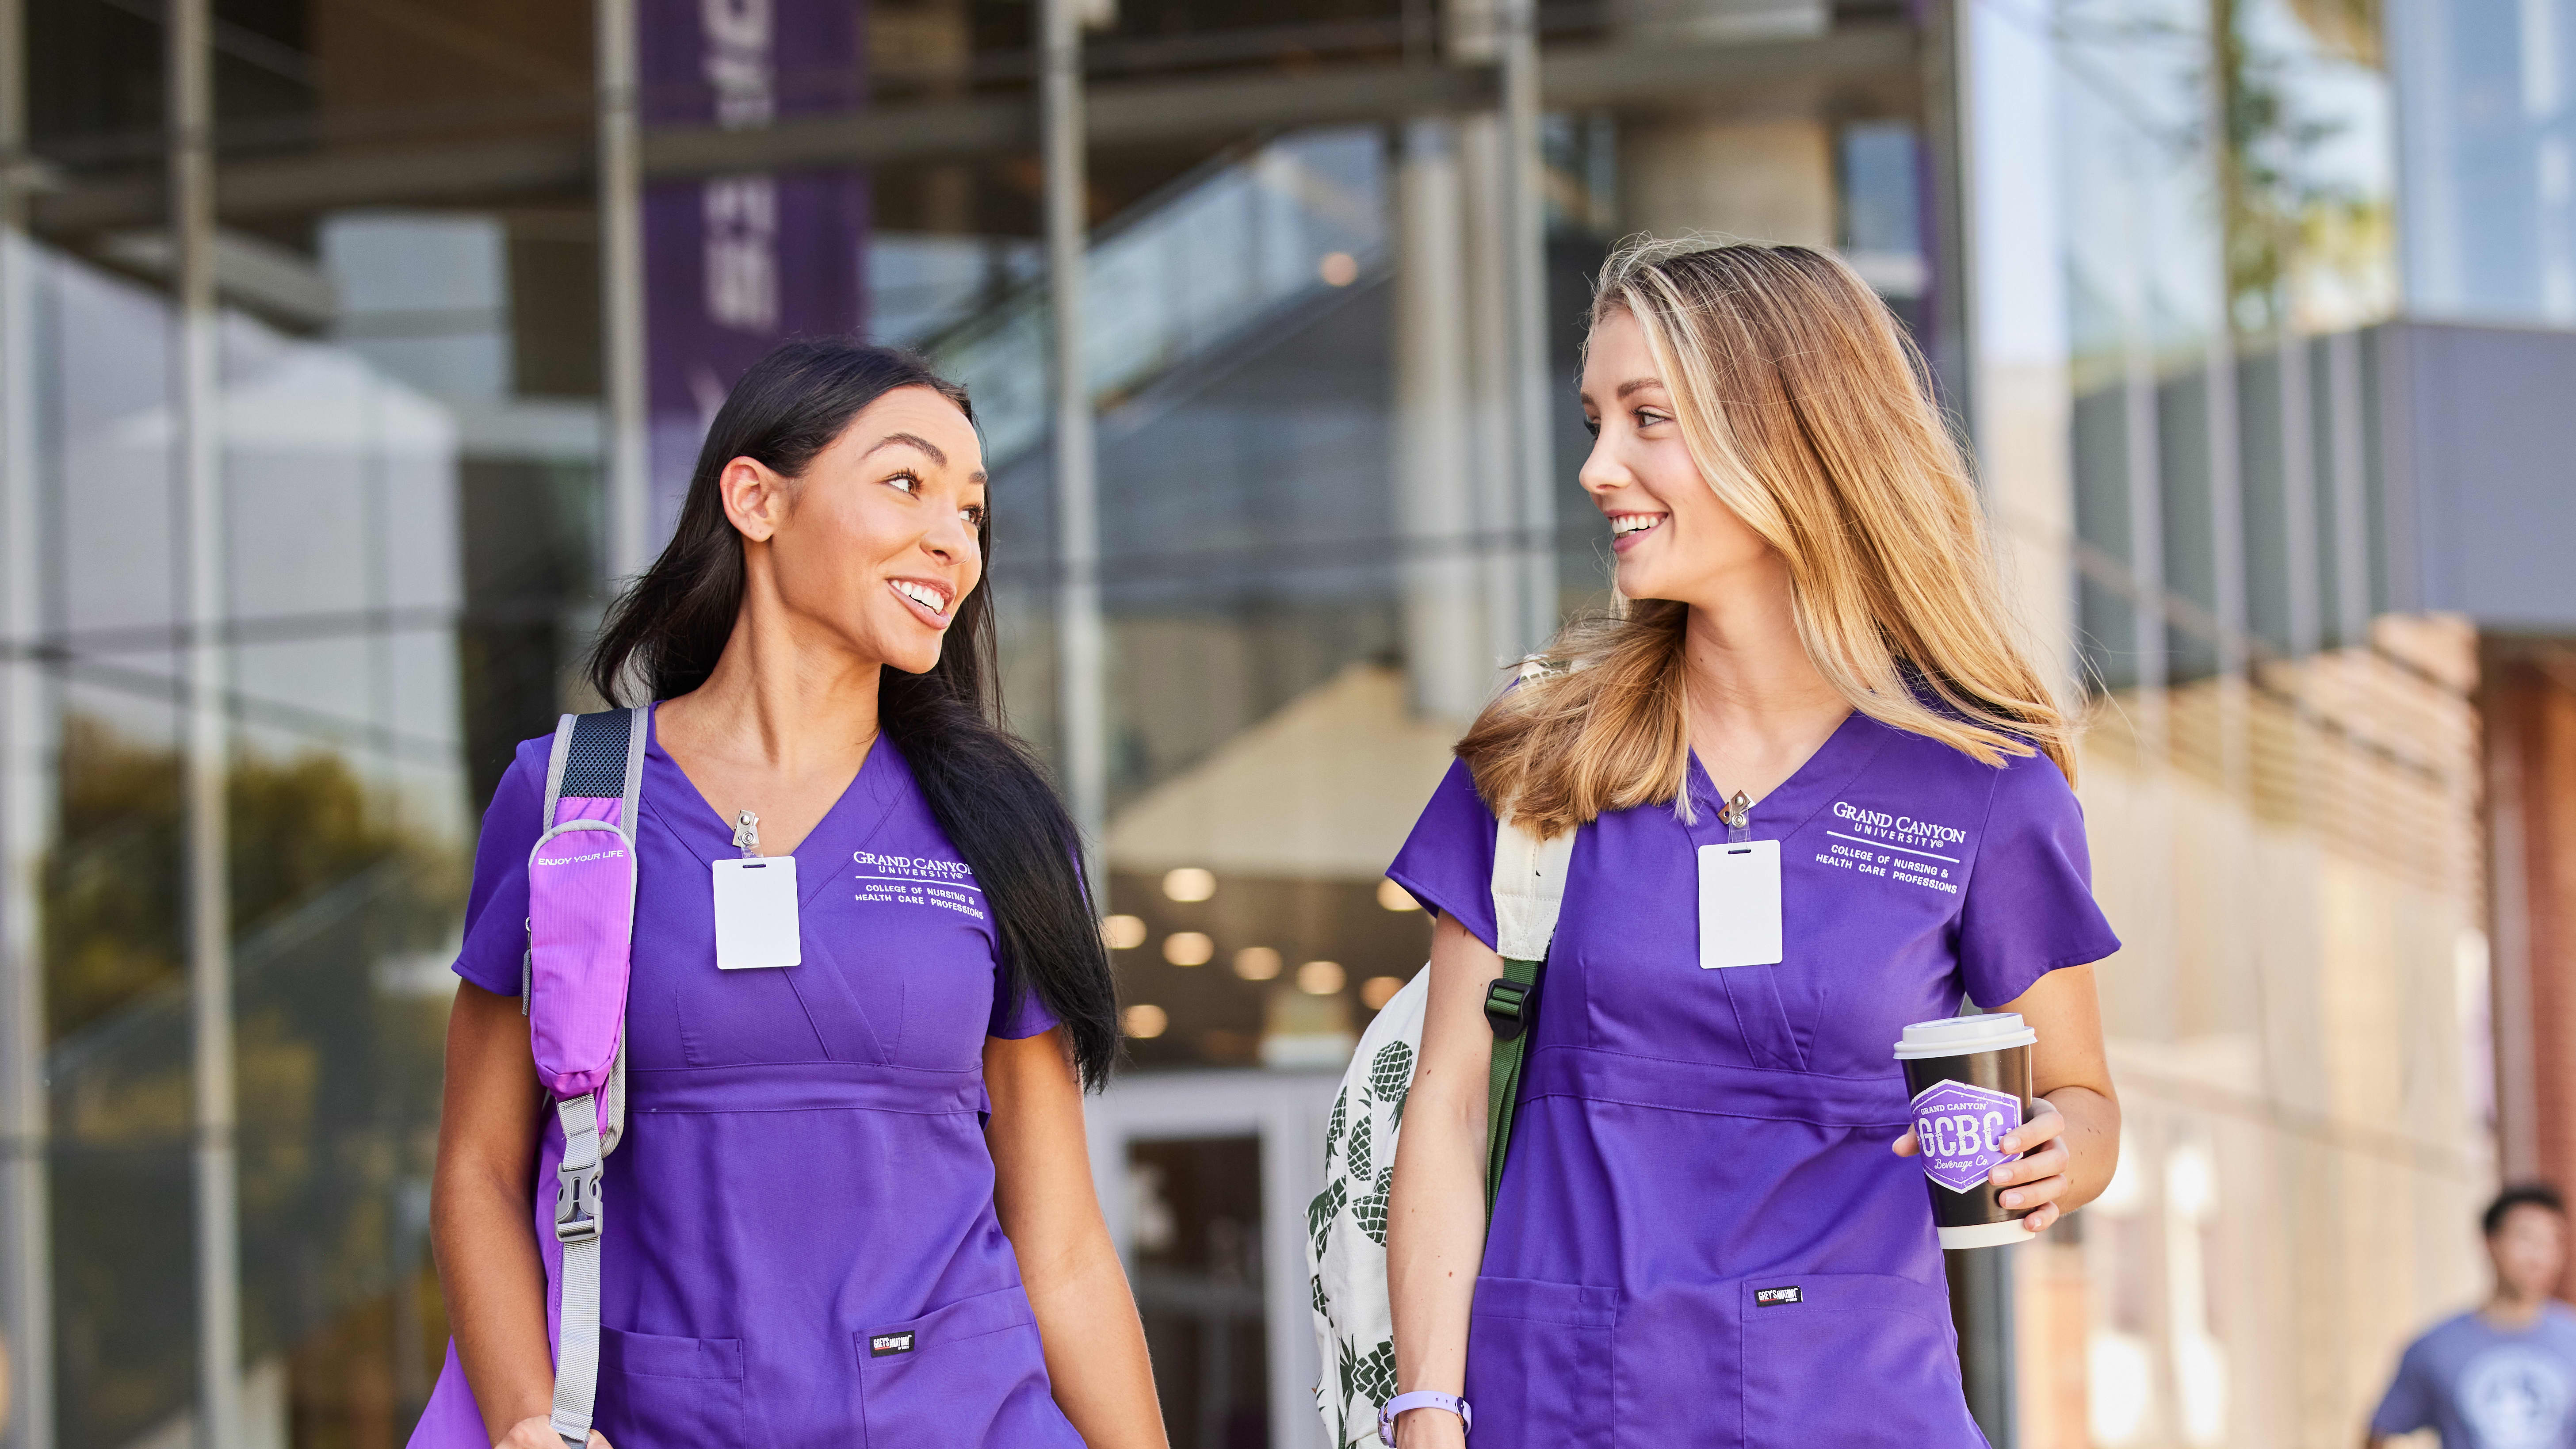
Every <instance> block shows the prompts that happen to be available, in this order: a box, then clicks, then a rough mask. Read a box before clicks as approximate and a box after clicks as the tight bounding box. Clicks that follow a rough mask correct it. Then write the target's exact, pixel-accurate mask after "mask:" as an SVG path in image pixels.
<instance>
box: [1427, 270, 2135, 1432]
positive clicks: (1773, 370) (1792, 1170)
mask: <svg viewBox="0 0 2576 1449" xmlns="http://www.w3.org/2000/svg"><path fill="white" fill-rule="evenodd" d="M1582 398H1583V409H1584V414H1585V416H1586V418H1587V420H1588V421H1589V422H1590V424H1591V426H1592V429H1593V433H1594V437H1595V439H1596V441H1595V444H1594V447H1593V450H1592V454H1591V456H1590V458H1589V459H1588V460H1587V461H1586V462H1585V464H1584V466H1583V472H1582V483H1583V486H1584V488H1585V490H1586V491H1587V492H1589V493H1590V494H1591V495H1592V498H1593V501H1594V502H1595V503H1597V504H1598V505H1599V506H1600V509H1601V512H1602V514H1603V515H1604V516H1605V517H1606V518H1607V519H1608V520H1609V524H1610V530H1611V534H1612V536H1613V547H1614V548H1615V549H1616V550H1617V556H1618V565H1617V567H1618V586H1619V593H1620V595H1621V596H1622V597H1623V598H1624V599H1626V600H1627V601H1628V602H1627V604H1626V607H1625V612H1624V613H1623V614H1622V615H1621V616H1620V617H1619V618H1617V619H1615V620H1612V621H1606V622H1595V623H1589V624H1582V625H1577V626H1575V627H1573V628H1570V629H1568V630H1567V631H1566V633H1565V634H1564V635H1563V636H1562V637H1560V638H1559V639H1558V640H1557V641H1556V643H1555V645H1554V646H1553V648H1552V649H1551V651H1550V658H1551V659H1552V660H1554V661H1556V662H1557V663H1558V664H1559V665H1560V666H1562V667H1561V668H1558V669H1556V670H1553V671H1551V672H1549V673H1547V674H1545V675H1542V676H1541V677H1537V678H1534V679H1531V680H1529V681H1527V682H1525V683H1523V684H1521V685H1520V686H1519V687H1518V688H1516V689H1514V690H1512V691H1510V692H1509V693H1507V694H1505V695H1504V696H1503V697H1502V698H1501V699H1500V700H1498V701H1497V702H1496V703H1495V704H1493V705H1492V706H1491V707H1490V708H1488V709H1487V710H1486V711H1485V714H1484V716H1483V717H1482V718H1481V719H1479V720H1477V722H1476V724H1475V726H1474V728H1473V729H1471V730H1470V731H1469V732H1468V734H1467V737H1466V738H1465V739H1464V740H1462V741H1461V742H1460V743H1459V745H1458V755H1459V764H1458V765H1457V766H1456V767H1455V768H1453V769H1452V770H1451V771H1450V775H1449V778H1448V780H1447V781H1446V782H1445V783H1444V784H1442V786H1441V787H1440V790H1439V792H1438V793H1437V794H1435V795H1434V796H1433V797H1432V800H1431V803H1430V805H1429V807H1428V808H1427V809H1426V810H1424V812H1423V815H1422V819H1421V823H1420V824H1418V825H1417V826H1416V827H1415V828H1414V832H1413V835H1412V837H1411V839H1410V840H1408V841H1407V842H1406V844H1405V847H1404V851H1403V853H1402V854H1401V855H1400V856H1399V857H1398V858H1397V859H1396V862H1395V864H1394V866H1393V868H1392V870H1391V871H1390V874H1391V875H1393V877H1394V878H1395V879H1396V880H1397V881H1398V882H1400V883H1401V884H1402V885H1403V886H1404V887H1405V888H1406V889H1407V890H1409V891H1411V892H1412V893H1413V894H1414V895H1415V896H1416V897H1418V898H1419V899H1421V900H1423V901H1425V902H1426V903H1428V904H1430V905H1432V906H1433V907H1435V908H1437V909H1438V911H1439V913H1440V919H1439V925H1438V929H1437V934H1436V935H1435V937H1434V939H1433V945H1432V953H1431V973H1432V974H1431V996H1430V1004H1429V1018H1428V1021H1427V1023H1426V1025H1425V1028H1424V1037H1423V1045H1422V1057H1421V1066H1420V1072H1419V1075H1418V1077H1417V1078H1416V1081H1415V1084H1414V1087H1413V1091H1412V1096H1411V1098H1410V1100H1409V1101H1408V1103H1407V1105H1406V1111H1405V1121H1404V1129H1405V1130H1404V1134H1403V1137H1402V1140H1401V1144H1400V1146H1399V1148H1398V1154H1397V1159H1396V1165H1395V1183H1394V1200H1393V1210H1392V1213H1391V1229H1390V1233H1389V1237H1388V1257H1389V1279H1390V1288H1391V1291H1392V1296H1393V1306H1394V1312H1395V1348H1396V1366H1397V1375H1398V1383H1397V1387H1398V1389H1399V1390H1401V1391H1403V1394H1404V1395H1419V1397H1402V1396H1400V1397H1399V1401H1398V1402H1397V1403H1396V1404H1395V1405H1392V1406H1391V1407H1395V1408H1397V1409H1399V1410H1400V1412H1399V1413H1398V1414H1397V1415H1396V1419H1395V1433H1396V1439H1395V1442H1396V1443H1398V1444H1400V1445H1402V1446H1404V1449H1433V1446H1455V1445H1457V1444H1459V1443H1461V1442H1462V1440H1463V1439H1464V1438H1465V1437H1466V1436H1467V1435H1468V1433H1469V1429H1470V1424H1471V1422H1472V1429H1473V1435H1472V1437H1473V1440H1474V1442H1475V1443H1476V1445H1477V1446H1478V1449H1520V1446H1532V1449H1536V1446H1542V1445H1543V1446H1548V1449H1559V1446H1568V1445H1579V1446H1612V1445H1616V1446H1629V1445H1639V1446H1643V1445H1656V1446H1661V1445H1684V1444H1687V1445H1737V1444H1742V1445H1747V1446H1761V1445H1788V1444H1799V1445H1810V1444H1813V1445H1833V1446H1837V1449H1849V1446H1855V1445H1889V1446H1903V1449H1947V1446H1958V1449H1969V1446H1981V1445H1982V1444H1983V1443H1984V1441H1983V1439H1982V1438H1981V1437H1980V1436H1979V1434H1978V1431H1977V1428H1976V1425H1975V1424H1974V1422H1973V1421H1972V1420H1971V1419H1970V1418H1969V1416H1968V1411H1967V1407H1966V1404H1965V1401H1964V1399H1963V1397H1962V1394H1961V1389H1960V1380H1959V1367H1958V1357H1957V1349H1956V1344H1955V1340H1954V1338H1953V1335H1952V1331H1951V1328H1950V1312H1949V1302H1948V1297H1947V1290H1946V1289H1945V1287H1944V1280H1943V1276H1942V1267H1941V1254H1940V1250H1939V1248H1938V1247H1937V1246H1936V1240H1935V1236H1934V1232H1933V1222H1932V1217H1931V1212H1930V1208H1929V1205H1928V1202H1927V1198H1926V1195H1925V1191H1924V1186H1923V1176H1922V1173H1921V1172H1920V1171H1919V1170H1918V1169H1917V1168H1916V1167H1915V1166H1914V1165H1913V1164H1911V1163H1908V1162H1903V1161H1899V1160H1898V1158H1899V1157H1902V1156H1907V1155H1911V1154H1912V1152H1913V1150H1914V1143H1913V1138H1912V1134H1911V1133H1910V1132H1909V1131H1907V1130H1906V1119H1907V1116H1908V1112H1907V1100H1906V1093H1905V1087H1904V1080H1903V1078H1902V1077H1901V1076H1900V1075H1899V1073H1898V1069H1897V1067H1896V1064H1895V1063H1894V1061H1893V1060H1892V1059H1891V1049H1892V1046H1893V1044H1894V1043H1895V1041H1896V1040H1897V1037H1898V1034H1899V1031H1900V1030H1901V1029H1902V1028H1903V1027H1904V1026H1905V1025H1906V1024H1907V1023H1909V1022H1916V1021H1923V1020H1926V1019H1929V1018H1934V1017H1943V1016H1948V1015H1950V1014H1951V1013H1953V1012H1954V1011H1956V1010H1957V1009H1958V1008H1959V1006H1960V1003H1961V1000H1962V998H1963V997H1965V998H1967V999H1970V1000H1973V1001H1976V1002H1978V1003H1981V1004H1983V1005H1984V1006H1986V1007H1988V1008H1990V1009H1999V1010H2009V1011H2017V1012H2020V1013H2021V1014H2022V1015H2023V1016H2024V1017H2026V1018H2028V1019H2029V1021H2030V1022H2031V1024H2032V1025H2033V1026H2035V1027H2036V1028H2037V1030H2038V1034H2039V1044H2038V1047H2037V1049H2036V1056H2035V1059H2034V1062H2033V1078H2034V1081H2033V1087H2034V1091H2035V1092H2036V1093H2037V1094H2038V1095H2039V1096H2040V1098H2041V1099H2042V1102H2041V1103H2040V1105H2039V1106H2038V1107H2037V1108H2036V1110H2035V1111H2034V1112H2033V1114H2032V1117H2031V1120H2030V1121H2029V1122H2027V1123H2026V1124H2024V1125H2023V1126H2022V1127H2021V1128H2019V1129H2018V1130H2017V1131H2016V1132H2015V1133H2014V1134H2012V1135H2011V1136H2009V1137H2007V1138H2006V1139H2005V1140H2004V1141H2003V1143H2002V1144H2001V1146H2002V1147H2003V1149H2004V1150H2005V1151H2007V1152H2026V1153H2027V1155H2026V1156H2022V1157H2020V1158H2019V1159H2018V1160H2013V1161H2007V1162H2005V1163H2004V1164H2003V1165H2002V1166H2000V1167H1998V1168H1996V1169H1995V1180H1996V1181H1997V1182H1999V1183H2005V1184H2009V1191H2008V1192H2007V1193H2006V1194H2005V1196H2004V1202H2005V1203H2006V1205H2007V1206H2011V1207H2016V1208H2032V1209H2033V1211H2032V1212H2031V1213H2030V1216H2029V1218H2028V1220H2027V1225H2028V1228H2029V1230H2030V1231H2032V1232H2038V1231H2040V1230H2043V1229H2045V1228H2046V1227H2047V1226H2048V1225H2049V1224H2050V1223H2052V1222H2054V1221H2056V1219H2057V1218H2058V1217H2059V1216H2060V1215H2061V1214H2063V1213H2064V1212H2066V1211H2068V1210H2069V1209H2071V1208H2074V1207H2076V1206H2078V1205H2080V1204H2082V1203H2084V1202H2086V1201H2089V1200H2090V1199H2091V1198H2093V1197H2094V1196H2095V1195H2096V1194H2098V1193H2099V1192H2100V1191H2101V1190H2102V1188H2103V1185H2104V1184H2105V1183H2106V1182H2107V1181H2108V1180H2109V1178H2110V1175H2111V1168H2112V1163H2113V1159H2114V1156H2115V1153H2116V1150H2117V1142H2118V1137H2119V1107H2118V1104H2117V1101H2116V1099H2115V1098H2114V1097H2113V1095H2112V1090H2111V1080H2110V1074H2109V1072H2108V1070H2107V1069H2106V1067H2105V1064H2104V1060H2103V1052H2102V1036H2101V1026H2100V1021H2099V1017H2098V1015H2097V1011H2096V1006H2095V1002H2094V990H2093V979H2092V975H2091V972H2090V968H2089V963H2091V962H2094V961H2097V960H2100V959H2101V958H2103V957H2105V956H2108V955H2110V954H2111V953H2112V952H2113V951H2115V950H2117V949H2118V946H2119V943H2118V941H2117V940H2115V939H2114V938H2113V936H2112V934H2111V931H2110V928H2109V926H2108V924H2107V923H2106V922H2105V921H2104V920H2103V918H2102V915H2101V912H2100V911H2099V910H2097V909H2096V908H2095V906H2094V904H2093V900H2092V895H2091V892H2090V888H2089V883H2088V866H2087V862H2086V852H2085V843H2084V827H2083V821H2082V817H2081V816H2080V815H2079V813H2078V811H2077V808H2076V803H2075V797H2074V794H2073V792H2072V790H2071V788H2070V784H2069V777H2070V775H2071V773H2072V770H2073V757H2072V753H2071V749H2070V744H2071V739H2072V735H2073V729H2072V726H2071V725H2070V723H2069V721H2068V719H2067V718H2066V716H2065V715H2064V714H2062V713H2061V712H2060V711H2059V709H2058V707H2057V706H2056V705H2055V704H2054V703H2052V702H2051V699H2050V691H2049V688H2048V685H2047V683H2046V681H2045V679H2044V677H2043V675H2042V673H2041V671H2040V670H2039V669H2038V668H2037V667H2036V666H2034V665H2033V663H2032V662H2031V661H2030V660H2029V659H2028V658H2027V657H2025V655H2024V654H2023V653H2022V651H2021V649H2020V648H2019V646H2018V645H2017V644H2016V643H2015V642H2014V636H2013V633H2012V631H2011V628H2010V627H2009V625H2008V624H2007V622H2006V620H2005V618H2004V614H2003V611H2002V609H2001V607H2000V605H1999V603H1998V600H1997V586H1996V582H1995V578H1994V572H1993V566H1992V564H1991V562H1990V560H1989V558H1988V554H1987V546H1986V540H1985V536H1984V532H1983V524H1982V520H1981V518H1980V514H1979V508H1978V500H1977V496H1976V491H1975V488H1974V486H1973V484H1972V483H1971V482H1970V480H1969V477H1968V474H1967V470H1966V467H1965V465H1964V464H1963V462H1962V460H1961V458H1960V455H1959V452H1958V449H1957V448H1956V447H1955V446H1954V444H1953V443H1952V441H1951V438H1950V436H1949V434H1948V433H1947V432H1946V431H1945V430H1944V428H1943V426H1942V423H1941V419H1940V417H1939V415H1938V414H1937V413H1936V412H1935V410H1934V408H1933V406H1932V403H1931V401H1930V399H1929V397H1928V396H1927V395H1926V392H1925V388H1924V384H1923V380H1922V375H1921V371H1920V369H1919V367H1918V366H1917V365H1916V362H1915V359H1914V357H1913V354H1912V353H1911V351H1910V350H1909V349H1908V347H1907V345H1906V343H1905V341H1904V339H1903V338H1902V337H1901V335H1900V334H1899V332H1898V330H1897V327H1896V324H1895V322H1894V320H1893V319H1892V318H1891V317H1890V316H1889V314H1888V312H1887V310H1886V309H1885V308H1884V307H1883V306H1881V305H1880V303H1879V302H1878V300H1877V298H1876V297H1875V296H1873V295H1872V294H1871V293H1870V291H1869V289H1868V288H1867V287H1866V286H1865V285H1863V284H1862V283H1861V282H1860V280H1859V279H1858V278H1856V277H1855V276H1853V275H1852V273H1851V272H1850V271H1849V270H1848V269H1847V268H1845V267H1844V266H1843V265H1842V264H1841V263H1839V262H1837V261H1835V260H1834V259H1833V258H1831V257H1829V256H1826V255H1824V254H1823V253H1820V252H1815V251H1810V250H1807V249H1804V248H1800V247H1761V246H1714V247H1712V246H1690V245H1678V244H1643V245H1635V246H1632V247H1630V248H1628V249H1625V250H1623V251H1622V252H1621V253H1620V254H1619V255H1617V256H1615V257H1613V258H1612V259H1611V261H1610V263H1609V265H1608V267H1607V269H1606V270H1605V272H1604V274H1603V276H1602V279H1601V283H1600V287H1599V292H1598V294H1597V296H1596V298H1595V300H1594V303H1593V310H1592V332H1591V339H1590V342H1589V345H1588V347H1587V352H1586V358H1585V363H1584V371H1583V382H1582ZM1497 808H1502V809H1508V810H1509V811H1511V812H1512V813H1514V814H1516V815H1518V816H1519V817H1520V818H1521V819H1523V820H1524V821H1526V822H1527V823H1529V824H1531V825H1532V826H1534V827H1535V828H1536V829H1537V830H1538V831H1539V832H1540V833H1541V834H1543V835H1547V836H1551V837H1552V836H1555V835H1558V834H1562V833H1563V832H1566V831H1574V832H1576V835H1575V840H1574V844H1573V855H1572V860H1571V864H1570V866H1569V867H1568V869H1567V877H1566V879H1567V888H1566V894H1565V905H1564V914H1563V917H1562V920H1561V923H1560V925H1559V926H1558V929H1557V934H1556V938H1555V945H1554V948H1553V950H1552V952H1551V954H1550V957H1549V960H1548V963H1547V971H1546V975H1545V977H1544V978H1543V980H1542V985H1541V989H1540V991H1539V993H1538V996H1537V1022H1536V1026H1535V1028H1534V1031H1535V1035H1534V1036H1533V1038H1532V1041H1531V1051H1530V1055H1529V1058H1528V1061H1527V1064H1526V1067H1525V1070H1524V1077H1523V1082H1522V1089H1521V1094H1520V1098H1519V1101H1520V1107H1519V1112H1518V1118H1517V1125H1516V1128H1515V1131H1514V1134H1513V1137H1512V1142H1511V1148H1510V1153H1509V1155H1508V1157H1507V1159H1506V1166H1505V1169H1504V1171H1503V1173H1502V1177H1501V1180H1500V1184H1499V1196H1498V1198H1497V1199H1496V1201H1495V1203H1494V1207H1493V1211H1492V1218H1491V1224H1490V1229H1489V1227H1488V1222H1487V1214H1486V1204H1485V1196H1484V1192H1485V1183H1484V1146H1485V1118H1486V1102H1485V1094H1486V1073H1487V1067H1488V1062H1489V1060H1490V1053H1491V1050H1492V1041H1493V1037H1492V1032H1491V1030H1490V1028H1489V1027H1488V1024H1487V1020H1486V1015H1485V1011H1484V1005H1485V997H1486V988H1487V985H1488V984H1489V983H1491V982H1492V981H1494V980H1495V979H1496V978H1497V977H1498V976H1499V975H1500V974H1501V972H1502V962H1501V960H1500V959H1499V958H1498V957H1497V956H1496V955H1495V952H1494V949H1493V942H1494V912H1493V906H1492V903H1491V900H1490V896H1489V889H1490V877H1491V871H1492V866H1493V852H1494V819H1495V817H1494V814H1493V812H1494V810H1495V809H1497ZM1730 837H1732V838H1733V839H1736V840H1747V839H1749V840H1752V841H1767V842H1777V845H1776V849H1777V851H1778V861H1779V873H1778V880H1777V885H1776V891H1777V896H1776V900H1777V906H1776V911H1777V916H1776V919H1777V921H1778V926H1779V945H1778V947H1777V948H1776V954H1775V953H1774V952H1773V951H1772V950H1768V949H1765V947H1764V946H1763V944H1762V942H1761V941H1760V939H1759V937H1760V936H1761V935H1762V928H1763V927H1764V926H1765V925H1766V924H1767V922H1766V921H1765V920H1763V919H1761V918H1762V916H1763V913H1764V911H1765V909H1767V908H1768V905H1767V902H1766V901H1764V900H1762V899H1760V898H1759V894H1760V893H1759V890H1758V888H1757V889H1756V890H1755V895H1754V897H1752V898H1748V897H1747V896H1745V895H1744V894H1743V893H1742V892H1741V891H1736V892H1734V893H1732V894H1731V895H1730V896H1729V897H1728V899H1730V900H1732V901H1733V902H1734V903H1735V904H1734V906H1733V907H1732V908H1731V909H1729V910H1726V911H1711V912H1708V913H1705V914H1706V915H1707V916H1708V917H1709V918H1708V919H1705V920H1704V919H1703V914H1704V913H1703V912H1702V910H1701V908H1700V901H1701V894H1700V890H1701V887H1700V883H1699V851H1700V849H1701V848H1702V847H1704V846H1708V845H1713V844H1721V843H1725V842H1727V841H1729V839H1730ZM1704 937H1705V939H1704ZM1748 953H1749V954H1750V955H1752V956H1754V957H1756V958H1762V959H1767V960H1768V961H1770V962H1771V963H1773V964H1731V963H1733V962H1735V961H1738V960H1742V959H1744V957H1745V956H1746V955H1747V954H1748ZM1462 1397H1463V1400H1464V1402H1463V1403H1461V1402H1460V1399H1461V1398H1462ZM1470 1413H1472V1421H1471V1419H1470V1417H1469V1414H1470Z"/></svg>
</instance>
